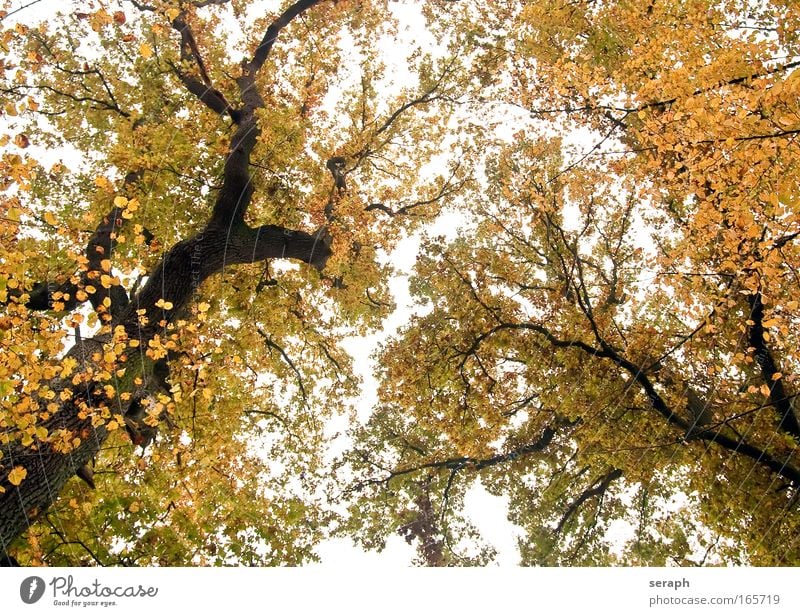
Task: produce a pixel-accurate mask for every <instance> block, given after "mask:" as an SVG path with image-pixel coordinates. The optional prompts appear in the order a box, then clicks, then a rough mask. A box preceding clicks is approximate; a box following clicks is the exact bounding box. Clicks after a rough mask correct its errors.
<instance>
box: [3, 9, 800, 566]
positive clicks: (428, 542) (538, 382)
mask: <svg viewBox="0 0 800 616" xmlns="http://www.w3.org/2000/svg"><path fill="white" fill-rule="evenodd" d="M6 4H7V5H8V6H5V7H4V8H3V10H2V12H0V17H2V32H0V37H1V38H0V44H2V48H3V54H4V55H3V57H2V58H0V92H2V96H3V99H2V113H3V122H4V131H3V134H2V136H0V138H1V139H2V141H1V143H2V153H1V154H0V156H2V158H1V159H0V166H2V171H3V176H2V179H0V181H2V186H0V189H2V193H0V238H1V241H2V246H3V252H2V253H1V254H0V555H2V554H3V553H4V554H5V556H4V558H6V559H8V560H11V559H14V560H16V561H18V562H19V563H21V564H34V565H38V564H50V565H75V564H94V565H115V564H126V565H151V564H164V565H173V564H177V565H183V564H210V565H223V564H254V565H282V564H301V563H305V562H309V561H312V560H314V559H315V558H316V557H317V556H316V552H315V548H316V546H317V545H318V544H319V543H320V542H321V541H323V540H325V539H327V538H330V537H349V538H351V539H353V540H354V541H356V542H357V543H358V544H359V545H361V546H363V547H364V548H377V549H380V548H382V547H383V546H384V545H385V542H386V540H387V538H388V537H390V536H396V535H398V534H399V535H400V536H402V537H403V538H405V539H406V540H407V541H408V542H409V543H410V544H411V545H413V546H414V547H415V548H416V550H417V554H418V562H419V564H424V565H431V566H441V565H462V564H483V563H487V562H491V560H492V559H493V558H494V554H495V552H494V548H493V546H492V545H491V544H490V543H489V542H487V541H486V540H485V539H483V538H482V537H481V536H480V532H479V531H478V529H477V527H476V525H475V520H473V519H471V518H470V516H469V515H468V514H467V512H466V511H465V506H464V505H465V499H466V497H467V496H468V495H469V493H470V491H471V490H474V489H476V486H481V487H482V488H483V489H485V490H487V491H488V492H489V493H490V494H493V495H495V496H497V497H500V498H498V502H503V503H506V504H507V512H506V513H507V516H508V519H509V521H510V522H511V523H513V525H514V527H515V529H516V530H515V532H516V533H517V535H518V537H519V553H520V562H521V563H522V564H526V565H651V566H652V565H656V566H657V565H667V564H678V565H704V564H753V565H791V564H794V565H797V564H800V451H798V443H800V411H798V410H797V408H798V407H797V403H796V402H795V398H796V395H797V391H798V386H800V385H798V375H799V374H800V372H798V368H800V355H798V354H799V353H800V351H798V349H800V339H798V338H799V336H800V329H798V325H800V303H799V301H798V299H797V298H796V294H797V291H798V288H799V287H798V284H800V280H799V279H798V268H800V254H799V253H798V243H799V242H798V238H800V186H799V183H800V173H799V171H800V147H798V142H797V139H798V135H799V134H800V96H799V95H800V48H799V43H800V41H799V40H798V36H800V35H798V32H800V6H798V4H797V3H796V2H790V1H786V0H773V1H765V2H758V3H742V2H740V1H739V2H733V1H727V0H726V1H712V0H676V1H670V2H663V1H661V0H640V1H630V0H607V1H604V2H594V1H593V0H585V1H581V0H578V1H569V2H568V1H566V0H543V1H537V2H530V3H528V2H517V1H512V0H496V1H492V2H478V1H472V0H429V1H426V2H419V3H418V2H388V1H387V0H297V1H296V2H291V1H283V2H277V1H276V2H248V1H245V0H204V1H199V0H198V1H194V2H191V1H186V0H182V1H178V0H152V1H149V2H146V1H140V0H118V1H117V0H102V1H101V0H94V1H90V0H86V1H80V2H78V1H76V2H73V3H71V4H70V5H69V7H68V8H64V7H62V10H63V12H61V13H59V14H58V15H50V14H48V15H47V21H40V20H41V18H42V17H43V16H42V14H41V13H40V12H37V11H36V7H35V6H33V5H36V4H39V3H38V2H30V3H23V5H19V6H16V4H17V3H6ZM28 5H30V6H28ZM409 24H411V25H409ZM445 214H448V217H447V220H448V221H450V222H452V221H456V223H453V226H452V228H448V229H447V231H448V232H447V233H446V234H444V235H442V228H443V225H442V224H439V225H436V222H437V220H438V221H441V220H442V218H441V217H442V216H443V215H445ZM409 238H416V240H418V243H419V250H418V251H417V255H416V260H415V263H414V266H413V271H412V272H404V271H402V269H400V268H399V266H398V262H399V259H400V257H399V253H398V247H402V246H405V245H407V244H408V243H409V242H405V240H408V239H409ZM398 276H399V278H398ZM406 280H407V282H408V290H409V292H410V296H411V307H410V308H408V309H407V310H403V311H402V314H400V315H398V313H397V310H396V306H397V300H398V297H396V296H395V295H394V294H393V292H392V288H393V287H392V285H393V284H394V283H397V282H398V281H399V282H400V283H402V282H403V281H406ZM400 286H402V285H400ZM395 288H396V287H395ZM398 316H399V317H402V319H400V320H402V322H403V323H402V325H401V326H399V327H387V324H389V323H395V322H397V321H398ZM377 334H380V335H379V336H377ZM355 336H371V337H370V338H366V339H371V340H375V339H379V340H380V342H379V344H378V345H377V347H376V348H374V349H373V350H372V351H373V355H372V360H373V361H372V365H373V366H374V368H375V375H374V376H375V378H376V379H377V388H378V389H377V393H376V394H375V395H374V396H369V395H364V388H365V386H366V384H365V383H364V382H363V379H362V377H361V375H360V373H359V370H357V369H356V367H355V365H354V357H353V356H352V355H351V354H350V353H348V351H347V349H348V348H351V347H348V344H347V342H348V340H352V339H353V337H355ZM362 359H363V358H362ZM373 398H374V400H373ZM365 400H370V402H369V408H365V406H364V404H365V403H364V401H365Z"/></svg>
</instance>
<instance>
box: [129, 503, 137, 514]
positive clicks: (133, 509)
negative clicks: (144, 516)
mask: <svg viewBox="0 0 800 616" xmlns="http://www.w3.org/2000/svg"><path fill="white" fill-rule="evenodd" d="M139 508H140V507H139V503H137V502H133V503H131V504H130V506H129V507H128V511H130V512H131V513H136V512H137V511H139Z"/></svg>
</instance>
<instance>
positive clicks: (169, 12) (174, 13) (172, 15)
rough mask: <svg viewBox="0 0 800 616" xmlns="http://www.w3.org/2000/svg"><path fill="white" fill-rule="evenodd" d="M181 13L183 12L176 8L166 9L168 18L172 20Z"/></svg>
mask: <svg viewBox="0 0 800 616" xmlns="http://www.w3.org/2000/svg"><path fill="white" fill-rule="evenodd" d="M180 14H181V12H180V11H179V10H178V9H176V8H172V9H167V10H166V11H165V15H166V16H167V19H169V20H170V21H173V20H174V19H175V18H176V17H177V16H178V15H180Z"/></svg>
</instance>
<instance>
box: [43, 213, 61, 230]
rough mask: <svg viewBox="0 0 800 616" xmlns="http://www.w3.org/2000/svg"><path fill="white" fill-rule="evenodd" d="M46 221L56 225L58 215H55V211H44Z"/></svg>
mask: <svg viewBox="0 0 800 616" xmlns="http://www.w3.org/2000/svg"><path fill="white" fill-rule="evenodd" d="M44 221H45V222H46V223H47V224H48V225H52V226H54V227H55V226H56V225H57V224H58V221H57V220H56V217H55V216H53V212H45V213H44Z"/></svg>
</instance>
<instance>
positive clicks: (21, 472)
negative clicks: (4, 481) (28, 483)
mask: <svg viewBox="0 0 800 616" xmlns="http://www.w3.org/2000/svg"><path fill="white" fill-rule="evenodd" d="M27 476H28V469H26V468H25V467H22V466H15V467H14V468H13V469H11V472H10V473H9V474H8V480H9V481H10V482H11V485H15V486H18V485H19V484H21V483H22V481H23V480H24V479H25V477H27Z"/></svg>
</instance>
